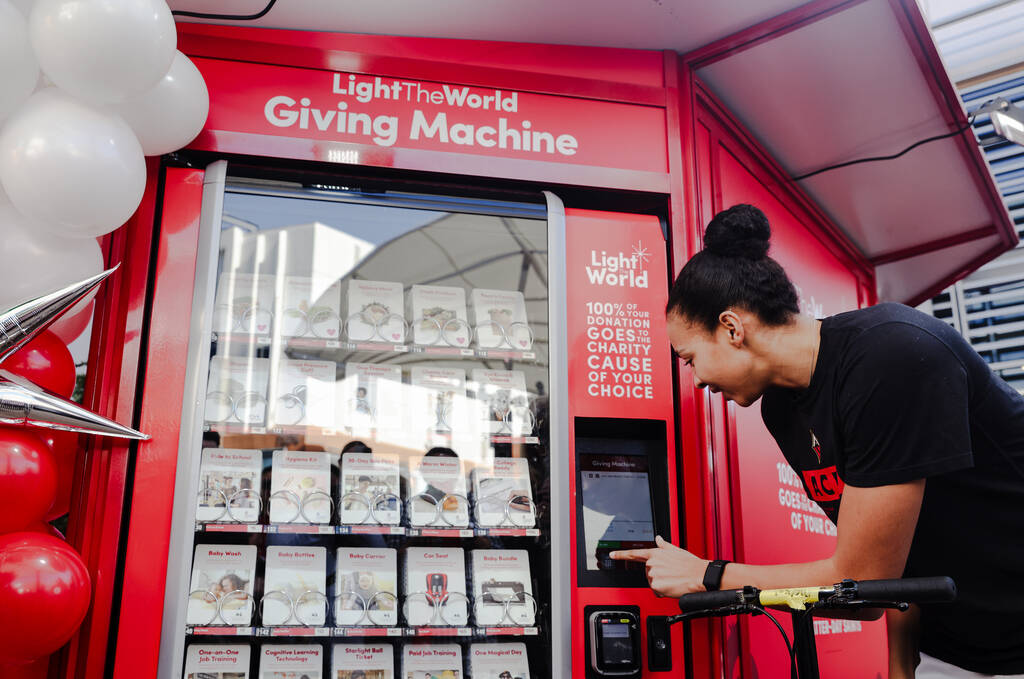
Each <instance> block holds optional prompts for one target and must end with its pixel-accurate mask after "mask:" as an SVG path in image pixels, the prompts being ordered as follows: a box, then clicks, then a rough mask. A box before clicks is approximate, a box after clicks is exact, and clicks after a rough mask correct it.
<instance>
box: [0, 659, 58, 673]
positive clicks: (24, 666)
mask: <svg viewBox="0 0 1024 679" xmlns="http://www.w3.org/2000/svg"><path fill="white" fill-rule="evenodd" d="M49 669H50V656H46V657H45V658H39V659H38V660H32V661H30V662H27V663H18V664H16V665H4V664H0V677H3V678H4V679H46V676H47V673H48V670H49Z"/></svg>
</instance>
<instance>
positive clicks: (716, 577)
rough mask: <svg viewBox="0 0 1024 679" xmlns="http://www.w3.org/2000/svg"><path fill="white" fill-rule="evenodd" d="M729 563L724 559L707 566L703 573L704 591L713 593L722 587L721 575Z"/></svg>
mask: <svg viewBox="0 0 1024 679" xmlns="http://www.w3.org/2000/svg"><path fill="white" fill-rule="evenodd" d="M729 563H730V562H728V561H725V560H724V559H715V560H714V561H712V562H711V563H709V564H708V567H707V569H706V570H705V571H704V589H706V590H707V591H709V592H715V591H717V590H718V588H719V587H721V585H722V575H723V574H724V573H725V567H726V565H727V564H729Z"/></svg>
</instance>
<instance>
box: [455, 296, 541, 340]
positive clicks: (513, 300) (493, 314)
mask: <svg viewBox="0 0 1024 679" xmlns="http://www.w3.org/2000/svg"><path fill="white" fill-rule="evenodd" d="M470 303H471V304H472V307H473V315H472V323H473V325H474V326H475V331H476V332H475V334H476V345H477V348H479V349H514V350H516V351H529V350H530V349H532V348H533V329H532V328H531V327H530V323H529V319H528V318H527V316H526V301H525V300H524V298H523V293H521V292H518V291H515V290H486V289H483V288H474V289H473V292H472V293H471V294H470Z"/></svg>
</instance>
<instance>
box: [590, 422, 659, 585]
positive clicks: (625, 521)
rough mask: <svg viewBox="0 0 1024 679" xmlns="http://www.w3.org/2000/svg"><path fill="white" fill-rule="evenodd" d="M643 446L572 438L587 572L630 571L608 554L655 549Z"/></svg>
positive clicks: (644, 442) (619, 441)
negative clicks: (581, 504)
mask: <svg viewBox="0 0 1024 679" xmlns="http://www.w3.org/2000/svg"><path fill="white" fill-rule="evenodd" d="M649 445H650V444H649V442H647V441H623V440H610V441H609V440H605V441H602V440H596V439H589V440H587V439H577V444H576V453H577V455H578V456H579V466H580V476H581V479H580V481H581V491H582V496H583V498H582V499H583V534H584V542H585V547H586V563H587V570H592V571H595V570H597V571H606V570H619V569H625V568H627V567H629V566H630V565H631V564H630V562H626V561H615V560H613V559H611V558H609V556H608V554H609V553H610V552H612V551H614V550H616V549H635V548H643V547H653V546H654V516H653V511H652V508H651V484H650V478H649V476H648V455H647V450H646V448H647V446H649Z"/></svg>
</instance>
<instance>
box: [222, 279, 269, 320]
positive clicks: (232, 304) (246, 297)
mask: <svg viewBox="0 0 1024 679" xmlns="http://www.w3.org/2000/svg"><path fill="white" fill-rule="evenodd" d="M273 311H274V276H267V275H256V274H251V273H223V274H221V275H220V278H219V280H218V283H217V295H216V298H215V299H214V302H213V331H214V332H216V333H240V334H245V335H269V334H270V330H271V326H272V325H273V321H274V313H273Z"/></svg>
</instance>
